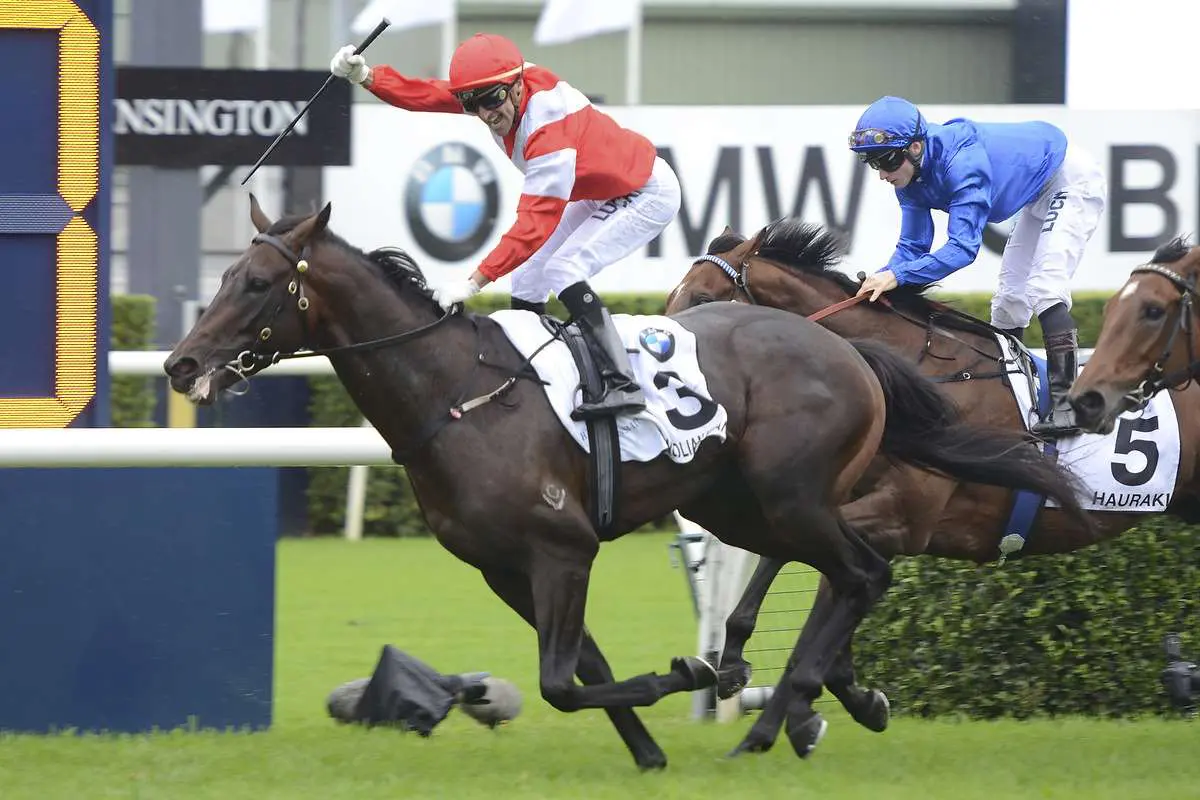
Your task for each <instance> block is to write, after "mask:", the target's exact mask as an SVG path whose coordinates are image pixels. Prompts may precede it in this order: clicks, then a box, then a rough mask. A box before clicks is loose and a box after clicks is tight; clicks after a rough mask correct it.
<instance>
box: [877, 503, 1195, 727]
mask: <svg viewBox="0 0 1200 800" xmlns="http://www.w3.org/2000/svg"><path fill="white" fill-rule="evenodd" d="M1172 631H1174V632H1179V633H1181V634H1182V639H1183V644H1184V655H1185V656H1191V657H1192V658H1193V659H1195V658H1197V657H1198V656H1200V528H1198V527H1197V526H1194V525H1184V524H1183V523H1181V522H1179V521H1178V520H1175V519H1173V518H1169V517H1164V516H1161V515H1147V517H1146V520H1145V522H1143V523H1141V524H1139V525H1138V526H1137V527H1135V528H1133V529H1131V530H1128V531H1126V532H1125V533H1123V534H1121V535H1119V536H1117V537H1116V538H1114V539H1111V540H1109V541H1107V542H1102V543H1100V544H1098V545H1095V546H1092V547H1089V548H1085V549H1083V550H1079V551H1076V552H1074V553H1068V554H1064V555H1054V556H1033V557H1029V558H1025V559H1018V560H1009V561H1008V562H1007V563H1005V564H1004V565H1002V566H997V565H996V564H994V563H993V564H985V565H982V566H975V565H972V564H964V563H962V562H957V561H949V560H945V559H934V558H932V557H928V556H920V557H916V558H907V559H898V560H897V561H896V562H894V572H893V583H892V587H891V589H890V590H889V591H888V593H887V594H886V595H884V598H883V600H882V601H881V602H880V604H879V605H878V606H876V608H875V609H874V610H873V611H872V612H871V615H870V616H869V617H867V619H866V621H865V622H864V623H863V625H862V627H861V628H860V630H859V632H858V634H857V636H856V638H855V646H854V652H855V665H856V666H857V667H858V670H859V673H860V678H859V681H860V683H862V684H863V685H869V686H873V687H877V688H880V689H883V690H884V692H885V693H886V694H887V696H888V699H889V700H890V701H891V704H892V711H893V712H894V713H898V714H908V715H914V716H922V717H932V716H946V715H959V716H964V717H968V718H976V719H991V718H998V717H1015V718H1018V719H1020V718H1026V717H1032V716H1035V715H1036V716H1043V715H1046V716H1055V715H1063V714H1078V715H1087V716H1103V717H1132V716H1139V715H1147V714H1155V713H1176V712H1172V711H1171V709H1170V706H1169V703H1168V702H1167V699H1166V694H1165V692H1164V691H1163V689H1162V687H1161V685H1160V683H1159V674H1160V672H1161V671H1162V669H1163V667H1164V666H1165V665H1166V657H1165V655H1164V650H1163V636H1164V635H1165V634H1166V633H1168V632H1172Z"/></svg>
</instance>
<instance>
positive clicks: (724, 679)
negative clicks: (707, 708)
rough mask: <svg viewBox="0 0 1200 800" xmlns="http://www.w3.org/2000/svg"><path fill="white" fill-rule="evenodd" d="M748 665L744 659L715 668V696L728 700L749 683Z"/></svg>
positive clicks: (749, 672) (749, 671)
mask: <svg viewBox="0 0 1200 800" xmlns="http://www.w3.org/2000/svg"><path fill="white" fill-rule="evenodd" d="M750 674H751V669H750V665H749V664H747V663H746V662H745V661H743V662H741V663H740V664H734V665H732V666H729V667H720V668H719V669H718V670H717V697H719V698H721V699H722V700H728V699H729V698H731V697H733V696H734V695H735V694H737V693H738V692H740V691H741V690H742V689H745V688H746V687H747V686H748V685H749V684H750Z"/></svg>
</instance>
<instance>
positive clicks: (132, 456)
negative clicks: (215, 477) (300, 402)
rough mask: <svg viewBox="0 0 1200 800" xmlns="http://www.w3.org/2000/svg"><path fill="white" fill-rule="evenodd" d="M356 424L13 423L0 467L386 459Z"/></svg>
mask: <svg viewBox="0 0 1200 800" xmlns="http://www.w3.org/2000/svg"><path fill="white" fill-rule="evenodd" d="M391 463H392V459H391V448H390V447H388V445H387V443H386V442H385V441H384V440H383V437H382V436H380V435H379V433H378V432H377V431H376V430H375V429H374V428H373V427H362V428H60V429H50V430H47V429H42V428H12V429H8V430H0V467H99V466H103V467H345V466H354V465H372V466H380V465H387V464H391Z"/></svg>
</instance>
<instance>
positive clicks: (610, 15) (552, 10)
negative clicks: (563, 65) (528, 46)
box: [533, 0, 642, 45]
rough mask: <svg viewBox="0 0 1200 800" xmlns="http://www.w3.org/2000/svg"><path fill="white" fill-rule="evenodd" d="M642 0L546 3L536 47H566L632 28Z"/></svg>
mask: <svg viewBox="0 0 1200 800" xmlns="http://www.w3.org/2000/svg"><path fill="white" fill-rule="evenodd" d="M641 13H642V3H641V0H546V5H545V6H543V7H542V15H541V17H539V18H538V24H537V29H536V30H535V31H534V33H533V41H534V43H535V44H539V45H545V44H563V43H565V42H572V41H574V40H576V39H585V38H587V37H588V36H595V35H596V34H598V33H612V32H613V31H623V30H628V29H630V28H632V27H633V26H634V25H635V24H636V23H637V22H638V18H639V17H640V15H641Z"/></svg>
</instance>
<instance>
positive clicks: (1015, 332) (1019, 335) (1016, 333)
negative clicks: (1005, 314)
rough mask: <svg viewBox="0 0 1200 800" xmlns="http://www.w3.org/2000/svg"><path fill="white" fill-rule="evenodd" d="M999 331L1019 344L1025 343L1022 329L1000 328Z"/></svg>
mask: <svg viewBox="0 0 1200 800" xmlns="http://www.w3.org/2000/svg"><path fill="white" fill-rule="evenodd" d="M1000 330H1002V331H1004V332H1005V333H1007V334H1008V335H1009V336H1011V337H1013V338H1014V339H1016V340H1017V341H1018V342H1021V343H1024V342H1025V329H1024V328H1001V329H1000Z"/></svg>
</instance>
